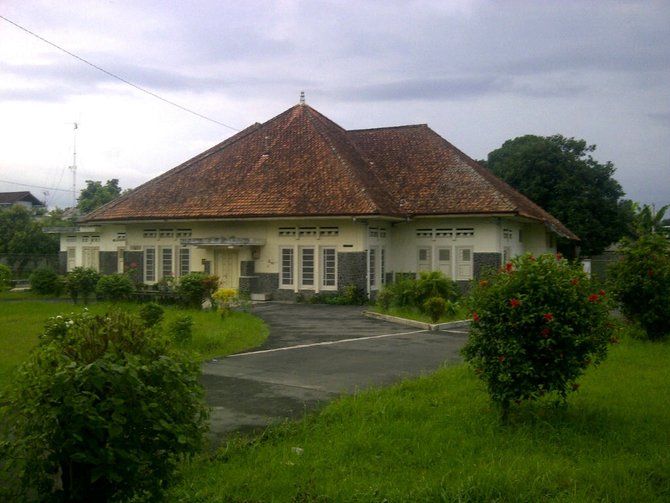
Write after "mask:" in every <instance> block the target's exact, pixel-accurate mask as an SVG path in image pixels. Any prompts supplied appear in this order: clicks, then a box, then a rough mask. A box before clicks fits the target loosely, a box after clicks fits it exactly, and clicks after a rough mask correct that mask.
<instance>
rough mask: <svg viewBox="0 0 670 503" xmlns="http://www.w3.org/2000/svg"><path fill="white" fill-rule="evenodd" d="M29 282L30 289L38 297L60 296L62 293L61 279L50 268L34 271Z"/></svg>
mask: <svg viewBox="0 0 670 503" xmlns="http://www.w3.org/2000/svg"><path fill="white" fill-rule="evenodd" d="M29 280H30V288H31V289H32V290H33V291H34V292H35V293H38V294H39V295H60V293H61V292H62V291H63V282H62V280H61V277H60V276H59V275H58V274H57V273H56V271H54V270H53V269H51V268H50V267H40V268H38V269H35V270H34V271H33V272H32V274H31V275H30V278H29Z"/></svg>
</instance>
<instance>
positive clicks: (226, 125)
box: [0, 14, 239, 131]
mask: <svg viewBox="0 0 670 503" xmlns="http://www.w3.org/2000/svg"><path fill="white" fill-rule="evenodd" d="M0 19H4V20H5V21H7V22H8V23H9V24H12V25H14V26H16V27H17V28H18V29H20V30H23V31H24V32H26V33H28V34H30V35H32V36H33V37H35V38H37V39H39V40H41V41H42V42H44V43H46V44H49V45H50V46H52V47H55V48H56V49H58V50H59V51H62V52H64V53H65V54H67V55H69V56H72V57H73V58H75V59H78V60H79V61H81V62H82V63H85V64H87V65H89V66H91V67H93V68H95V69H96V70H98V71H100V72H102V73H104V74H105V75H108V76H110V77H112V78H114V79H116V80H119V81H121V82H123V83H124V84H126V85H129V86H131V87H133V88H135V89H137V90H138V91H141V92H143V93H145V94H148V95H149V96H151V97H153V98H156V99H158V100H161V101H163V102H164V103H167V104H168V105H172V106H173V107H177V108H179V109H180V110H183V111H184V112H188V113H190V114H193V115H195V116H196V117H200V118H201V119H205V120H207V121H210V122H213V123H214V124H218V125H219V126H223V127H226V128H228V129H232V130H233V131H239V129H237V128H234V127H233V126H229V125H228V124H224V123H223V122H219V121H217V120H216V119H212V118H210V117H207V116H206V115H202V114H200V113H198V112H195V111H193V110H191V109H189V108H186V107H184V106H182V105H180V104H178V103H175V102H174V101H171V100H168V99H167V98H163V97H162V96H160V95H158V94H156V93H154V92H153V91H149V90H148V89H145V88H143V87H140V86H138V85H137V84H133V83H132V82H130V81H129V80H126V79H124V78H123V77H119V76H118V75H116V74H114V73H112V72H109V71H107V70H105V69H104V68H101V67H100V66H98V65H96V64H94V63H91V62H90V61H88V60H86V59H84V58H82V57H80V56H77V55H76V54H74V53H73V52H70V51H68V50H67V49H64V48H63V47H61V46H59V45H57V44H54V43H53V42H51V41H49V40H47V39H46V38H44V37H42V36H40V35H38V34H37V33H35V32H32V31H30V30H29V29H28V28H25V27H23V26H21V25H20V24H18V23H15V22H14V21H12V20H11V19H7V18H6V17H5V16H3V15H1V14H0Z"/></svg>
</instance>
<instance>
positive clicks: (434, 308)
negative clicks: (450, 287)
mask: <svg viewBox="0 0 670 503" xmlns="http://www.w3.org/2000/svg"><path fill="white" fill-rule="evenodd" d="M422 309H423V311H424V312H425V313H426V314H427V315H428V316H430V321H432V322H433V323H437V322H438V321H440V318H442V316H443V315H444V313H445V311H446V310H447V301H446V300H444V299H443V298H442V297H431V298H429V299H428V300H427V301H426V302H424V303H423V306H422Z"/></svg>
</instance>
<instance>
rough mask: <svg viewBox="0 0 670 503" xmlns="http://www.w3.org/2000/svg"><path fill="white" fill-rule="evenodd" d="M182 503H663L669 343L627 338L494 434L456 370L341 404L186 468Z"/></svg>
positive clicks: (471, 382)
mask: <svg viewBox="0 0 670 503" xmlns="http://www.w3.org/2000/svg"><path fill="white" fill-rule="evenodd" d="M182 474H183V479H182V480H181V481H180V483H179V485H177V486H176V487H174V488H173V489H172V490H171V492H170V493H169V494H168V497H167V500H168V501H182V502H215V501H216V502H224V501H225V502H260V501H262V502H272V501H277V502H284V501H294V502H330V501H347V502H350V501H360V502H377V501H378V502H382V501H389V502H408V501H412V502H414V501H449V502H451V501H459V502H540V501H552V502H557V501H559V502H571V503H572V502H596V501H610V502H630V501H641V502H642V501H644V502H659V503H660V502H667V501H670V343H668V342H666V343H646V342H641V341H637V340H632V339H630V338H624V340H623V342H622V343H621V344H619V345H617V346H614V347H613V348H612V350H611V353H610V355H609V357H608V359H607V360H606V361H605V362H604V363H603V364H602V365H601V366H599V367H596V368H591V369H590V370H589V372H588V373H587V375H585V376H584V377H583V378H582V380H581V388H580V389H579V390H578V391H577V392H576V393H574V394H572V395H571V396H570V398H569V401H568V406H567V408H561V407H556V406H554V405H551V404H549V403H535V404H529V405H527V406H525V407H523V408H522V409H521V410H520V411H518V412H517V413H515V414H513V415H512V417H511V421H510V424H508V425H502V424H501V423H500V421H499V419H498V414H497V411H496V410H494V409H492V408H491V406H490V403H489V401H488V397H487V395H486V392H485V390H484V386H483V384H482V383H481V382H480V381H479V380H478V379H476V378H475V377H474V376H473V374H472V372H471V371H470V370H469V369H468V368H467V367H466V366H464V365H461V366H455V367H447V368H444V369H442V370H440V371H438V372H437V373H435V374H433V375H430V376H425V377H422V378H420V379H415V380H408V381H405V382H403V383H401V384H399V385H397V386H394V387H391V388H388V389H374V390H369V391H365V392H361V393H359V394H356V395H353V396H346V397H343V398H341V399H340V400H338V401H336V402H334V403H332V404H331V405H329V406H327V407H326V408H324V409H323V410H322V411H321V412H320V413H315V414H313V415H309V416H307V417H306V418H305V419H304V420H303V421H300V422H296V423H286V424H285V425H282V426H280V427H275V428H271V429H269V430H268V431H267V432H266V434H265V435H263V436H262V437H248V438H245V437H240V438H238V439H236V440H234V441H231V442H230V443H228V444H227V445H226V446H225V447H223V448H222V449H221V450H220V451H219V452H218V453H217V454H216V455H214V456H209V457H205V456H203V457H202V458H199V459H195V460H192V461H191V462H190V464H188V465H185V466H184V467H183V469H182Z"/></svg>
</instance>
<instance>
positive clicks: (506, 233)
mask: <svg viewBox="0 0 670 503" xmlns="http://www.w3.org/2000/svg"><path fill="white" fill-rule="evenodd" d="M513 235H514V234H513V232H512V229H503V238H504V239H507V240H510V239H512V236H513Z"/></svg>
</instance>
